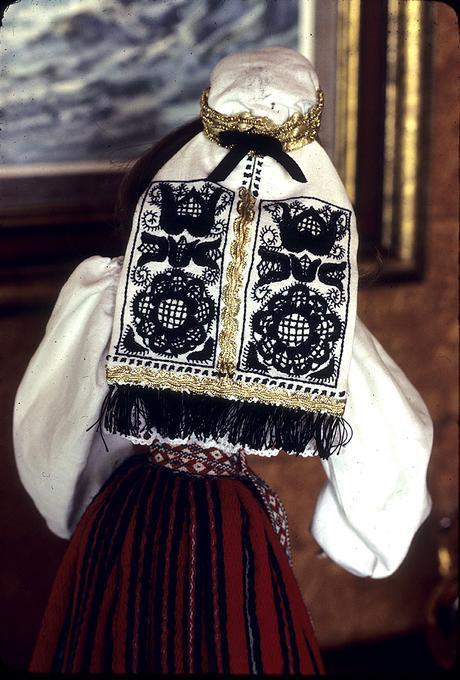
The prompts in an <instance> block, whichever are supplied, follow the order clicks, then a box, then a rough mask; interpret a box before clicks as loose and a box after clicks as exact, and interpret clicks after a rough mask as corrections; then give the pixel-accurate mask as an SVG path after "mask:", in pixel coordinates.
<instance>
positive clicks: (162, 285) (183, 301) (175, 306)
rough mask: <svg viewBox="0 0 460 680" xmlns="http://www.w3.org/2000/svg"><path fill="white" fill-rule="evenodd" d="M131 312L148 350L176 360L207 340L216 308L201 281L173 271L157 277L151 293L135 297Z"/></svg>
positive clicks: (149, 291)
mask: <svg viewBox="0 0 460 680" xmlns="http://www.w3.org/2000/svg"><path fill="white" fill-rule="evenodd" d="M132 312H133V317H134V323H135V324H136V331H137V333H138V334H139V335H140V336H141V337H142V338H143V340H144V342H145V344H146V345H147V346H148V347H149V349H151V350H153V351H154V352H156V353H158V354H164V355H169V356H174V357H176V356H178V355H179V354H183V353H184V352H189V351H190V350H192V349H195V348H196V347H198V345H200V344H201V343H202V342H203V341H204V340H205V339H206V335H207V330H208V328H209V325H210V322H211V321H212V319H213V317H214V314H215V305H214V302H213V300H212V299H211V298H210V296H209V295H208V294H207V292H206V289H205V287H204V285H203V283H202V282H201V281H200V279H199V278H197V277H196V276H193V275H192V274H187V273H185V272H182V271H180V270H176V269H172V270H169V271H166V272H164V273H162V274H158V275H157V276H155V277H154V278H153V280H152V285H151V288H150V290H148V291H146V292H144V291H143V292H140V293H138V294H137V295H136V296H135V297H134V299H133V303H132Z"/></svg>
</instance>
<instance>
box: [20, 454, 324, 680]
mask: <svg viewBox="0 0 460 680" xmlns="http://www.w3.org/2000/svg"><path fill="white" fill-rule="evenodd" d="M30 670H31V671H33V672H113V673H136V672H150V673H206V672H215V673H230V674H247V673H251V674H262V673H268V674H270V673H283V674H286V673H302V674H320V673H323V672H324V670H323V666H322V661H321V657H320V654H319V652H318V647H317V643H316V640H315V636H314V632H313V629H312V625H311V621H310V618H309V615H308V612H307V609H306V607H305V605H304V603H303V601H302V596H301V593H300V590H299V587H298V585H297V582H296V580H295V577H294V574H293V571H292V569H291V566H290V553H289V536H288V530H287V523H286V518H285V512H284V508H283V506H282V504H281V502H280V500H279V498H278V497H277V496H276V494H275V493H274V492H273V491H272V490H271V489H270V487H269V486H268V485H267V484H266V483H265V482H263V481H262V480H261V479H260V478H259V477H258V476H257V475H255V474H254V473H253V472H251V471H250V470H249V469H248V468H247V466H246V461H245V456H244V455H243V454H241V453H240V454H238V455H230V454H227V453H223V452H222V451H220V450H218V449H199V448H198V447H196V446H192V445H190V446H183V447H174V448H172V447H170V446H167V445H165V444H161V445H160V444H157V445H155V446H153V447H152V449H151V451H150V453H149V455H145V454H141V455H135V456H133V457H132V458H130V459H128V460H127V461H125V462H124V463H123V464H122V465H121V466H120V467H119V468H118V469H117V470H116V471H115V472H114V473H113V475H112V476H111V478H110V479H109V480H108V481H107V482H106V484H105V485H104V486H103V488H102V489H101V491H100V492H99V493H98V495H97V496H96V497H95V498H94V499H93V501H92V503H91V505H90V506H89V507H88V508H87V510H86V512H85V514H84V515H83V517H82V519H81V520H80V522H79V524H78V526H77V528H76V530H75V532H74V534H73V536H72V539H71V541H70V544H69V546H68V548H67V551H66V553H65V555H64V558H63V561H62V563H61V566H60V568H59V570H58V573H57V576H56V579H55V582H54V585H53V589H52V592H51V596H50V599H49V602H48V606H47V609H46V612H45V616H44V619H43V622H42V626H41V630H40V633H39V636H38V640H37V643H36V647H35V651H34V654H33V658H32V661H31V665H30Z"/></svg>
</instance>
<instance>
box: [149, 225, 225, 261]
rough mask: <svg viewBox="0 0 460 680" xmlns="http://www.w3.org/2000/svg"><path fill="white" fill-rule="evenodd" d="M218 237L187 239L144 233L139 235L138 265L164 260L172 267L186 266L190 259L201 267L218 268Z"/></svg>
mask: <svg viewBox="0 0 460 680" xmlns="http://www.w3.org/2000/svg"><path fill="white" fill-rule="evenodd" d="M220 240H221V239H220V238H217V239H214V240H213V241H200V240H195V241H187V239H186V238H185V236H184V235H182V236H180V237H179V238H178V239H175V238H173V237H172V236H168V237H166V236H155V234H149V233H144V234H142V235H141V245H140V246H139V252H141V253H142V255H141V256H140V258H139V260H138V261H137V266H138V267H143V266H144V265H145V264H148V263H149V262H164V261H166V260H167V261H168V263H169V264H170V265H171V266H172V267H188V265H189V264H190V260H193V262H194V263H195V264H197V265H200V266H201V267H210V268H211V269H218V263H217V259H218V257H219V244H220Z"/></svg>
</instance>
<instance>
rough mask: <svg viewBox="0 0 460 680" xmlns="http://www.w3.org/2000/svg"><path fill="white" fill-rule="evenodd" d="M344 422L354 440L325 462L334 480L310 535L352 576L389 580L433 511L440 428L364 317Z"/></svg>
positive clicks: (357, 335) (318, 508) (325, 491)
mask: <svg viewBox="0 0 460 680" xmlns="http://www.w3.org/2000/svg"><path fill="white" fill-rule="evenodd" d="M345 418H346V420H347V421H348V422H349V423H350V425H351V426H352V428H353V437H352V440H351V441H350V443H349V444H347V445H346V446H345V447H344V448H343V449H342V450H341V452H340V453H339V454H334V455H332V456H331V457H330V458H329V459H328V460H327V461H322V464H323V467H324V470H325V472H326V475H327V477H328V481H327V483H326V485H325V486H324V488H323V489H322V491H321V493H320V495H319V497H318V500H317V503H316V508H315V511H314V515H313V520H312V525H311V527H310V529H311V533H312V535H313V537H314V538H315V540H316V541H317V543H318V544H319V545H320V546H321V548H322V549H323V550H324V552H325V553H326V554H327V555H328V556H329V557H330V558H331V559H332V560H334V561H335V562H336V563H338V564H339V565H341V566H342V567H343V568H345V569H346V570H347V571H350V572H351V573H353V574H356V575H358V576H370V577H371V578H384V577H386V576H389V575H390V574H392V573H393V572H395V571H396V569H397V568H398V567H399V565H400V564H401V562H402V561H403V559H404V557H405V556H406V554H407V552H408V550H409V547H410V544H411V541H412V539H413V537H414V534H415V532H416V531H417V529H418V528H419V526H420V525H421V524H422V522H423V521H424V520H425V519H426V518H427V516H428V515H429V513H430V510H431V499H430V495H429V493H428V490H427V485H426V471H427V466H428V461H429V457H430V453H431V447H432V440H433V427H432V422H431V418H430V416H429V413H428V411H427V408H426V406H425V404H424V402H423V400H422V398H421V396H420V395H419V394H418V392H417V391H416V390H415V388H414V387H413V386H412V385H411V384H410V382H409V381H408V379H407V378H406V376H405V375H404V373H403V372H402V371H401V370H400V369H399V368H398V366H397V365H396V364H395V363H394V361H392V359H391V358H390V357H389V356H388V354H387V353H386V352H385V350H384V349H383V348H382V346H381V345H380V343H379V342H378V341H377V340H376V339H375V338H374V337H373V335H372V334H371V333H370V332H369V331H368V330H367V329H366V327H365V326H364V324H363V323H362V322H361V321H360V320H359V319H357V325H356V330H355V338H354V345H353V356H352V361H351V366H350V373H349V397H348V401H347V406H346V410H345Z"/></svg>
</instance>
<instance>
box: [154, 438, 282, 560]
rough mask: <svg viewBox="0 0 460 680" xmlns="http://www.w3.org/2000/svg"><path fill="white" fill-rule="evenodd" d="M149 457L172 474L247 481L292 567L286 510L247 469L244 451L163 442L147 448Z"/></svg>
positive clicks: (270, 491)
mask: <svg viewBox="0 0 460 680" xmlns="http://www.w3.org/2000/svg"><path fill="white" fill-rule="evenodd" d="M150 457H151V460H152V462H154V463H156V464H157V465H162V466H163V467H166V468H169V469H170V470H173V471H174V472H183V473H186V474H189V475H198V476H205V477H208V476H209V477H231V478H233V479H239V480H245V481H248V482H250V483H251V484H252V485H253V487H254V489H255V491H256V492H257V494H258V496H259V498H260V500H261V501H262V503H263V506H264V508H265V510H266V511H267V513H268V516H269V518H270V521H271V523H272V526H273V529H274V531H275V533H276V535H277V536H278V539H279V542H280V543H281V545H282V546H283V548H284V549H285V551H286V554H287V557H288V560H289V563H290V564H291V565H292V553H291V545H290V540H289V527H288V521H287V515H286V510H285V509H284V506H283V504H282V502H281V499H280V498H279V496H278V495H277V494H276V493H275V492H274V491H273V489H271V488H270V487H269V485H268V484H267V483H266V482H264V481H263V479H261V478H260V477H259V476H258V475H256V474H255V472H253V471H252V470H250V469H249V468H248V466H247V462H246V454H245V452H244V450H243V449H240V450H239V451H238V452H237V453H227V452H225V451H221V450H220V449H219V448H216V447H209V448H204V447H201V446H199V445H197V444H182V445H179V446H171V445H170V444H166V443H165V442H154V443H153V444H152V446H151V448H150Z"/></svg>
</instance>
